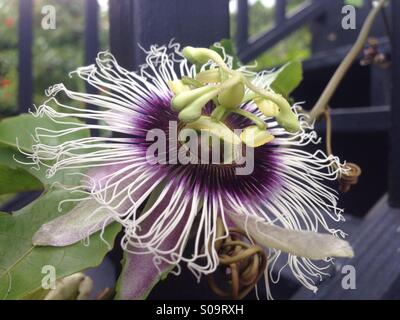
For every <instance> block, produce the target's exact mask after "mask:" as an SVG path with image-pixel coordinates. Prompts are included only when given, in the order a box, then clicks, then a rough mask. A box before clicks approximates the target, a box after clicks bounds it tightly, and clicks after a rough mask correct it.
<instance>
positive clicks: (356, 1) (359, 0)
mask: <svg viewBox="0 0 400 320" xmlns="http://www.w3.org/2000/svg"><path fill="white" fill-rule="evenodd" d="M344 3H345V4H349V5H351V6H354V7H357V8H361V7H363V6H364V0H345V1H344Z"/></svg>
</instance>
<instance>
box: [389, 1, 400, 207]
mask: <svg viewBox="0 0 400 320" xmlns="http://www.w3.org/2000/svg"><path fill="white" fill-rule="evenodd" d="M391 5H392V32H393V48H392V50H393V51H392V59H393V62H392V63H393V64H392V66H393V77H392V79H393V82H392V103H391V107H392V108H391V122H392V123H391V129H390V151H389V204H390V205H391V206H393V207H400V1H398V0H392V3H391Z"/></svg>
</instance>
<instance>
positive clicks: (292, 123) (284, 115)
mask: <svg viewBox="0 0 400 320" xmlns="http://www.w3.org/2000/svg"><path fill="white" fill-rule="evenodd" d="M245 84H246V86H247V87H248V88H249V89H250V90H251V91H253V92H254V93H256V94H258V95H259V96H260V97H263V98H265V99H267V100H271V101H272V102H273V103H275V104H276V105H277V106H278V107H279V114H278V115H277V116H276V117H275V118H276V121H277V122H278V123H279V124H280V125H281V126H282V127H283V128H285V129H286V130H287V131H289V132H298V131H300V123H299V121H298V119H297V116H296V115H295V114H294V112H293V111H292V108H291V106H290V104H289V102H288V101H287V100H286V99H285V98H284V97H283V96H282V95H280V94H278V93H275V92H273V91H266V90H263V89H260V88H257V87H256V86H255V85H253V84H252V83H251V82H250V81H248V80H247V79H245Z"/></svg>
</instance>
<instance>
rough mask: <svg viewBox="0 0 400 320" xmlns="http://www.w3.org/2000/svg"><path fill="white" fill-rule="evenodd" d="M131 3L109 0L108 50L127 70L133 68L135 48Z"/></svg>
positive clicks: (125, 0)
mask: <svg viewBox="0 0 400 320" xmlns="http://www.w3.org/2000/svg"><path fill="white" fill-rule="evenodd" d="M133 16H134V14H133V1H132V0H109V20H110V48H111V52H112V54H113V55H114V56H115V58H116V59H117V61H118V63H119V64H120V65H121V66H123V67H124V68H126V69H128V70H133V69H134V67H135V59H134V55H135V54H134V52H135V49H136V46H137V43H135V37H134V27H133Z"/></svg>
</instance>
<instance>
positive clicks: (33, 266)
mask: <svg viewBox="0 0 400 320" xmlns="http://www.w3.org/2000/svg"><path fill="white" fill-rule="evenodd" d="M68 198H71V195H70V194H69V193H68V192H67V191H64V190H52V191H50V192H48V193H47V194H45V195H43V196H42V197H40V198H39V199H38V200H36V201H34V202H32V203H31V204H30V205H28V206H26V207H25V208H23V209H21V210H19V211H17V212H15V213H14V214H12V215H9V214H4V213H3V214H0V299H22V298H24V297H26V296H27V295H29V294H33V293H35V292H36V291H37V290H39V289H40V288H41V282H42V279H43V277H44V276H45V275H44V274H42V272H41V271H42V267H43V266H45V265H52V266H54V267H55V270H56V277H57V279H58V278H62V277H65V276H68V275H70V274H73V273H76V272H78V271H81V270H84V269H86V268H89V267H94V266H97V265H98V264H100V263H101V261H102V260H103V258H104V255H105V254H106V253H107V252H108V251H109V250H110V248H109V247H108V246H107V244H106V243H104V242H103V241H102V240H101V239H100V236H99V233H95V234H93V235H92V236H91V237H90V239H89V240H90V241H89V245H88V246H85V245H84V244H83V243H82V242H78V243H76V244H73V245H70V246H66V247H35V246H33V245H32V236H33V235H34V233H35V232H36V231H37V230H38V229H39V227H40V226H41V225H42V224H43V223H46V222H48V221H50V220H53V219H54V218H56V217H58V216H59V215H60V213H59V212H58V204H59V202H60V201H61V200H64V199H68ZM72 207H73V205H71V204H70V203H66V204H65V207H63V209H64V211H63V213H64V212H67V211H68V210H71V209H72ZM120 229H121V226H120V225H119V224H117V223H113V224H111V225H109V226H108V227H107V228H106V230H105V231H104V234H103V238H104V239H105V240H106V241H107V242H108V243H109V244H111V245H112V244H113V242H114V239H115V236H116V235H117V233H118V232H119V230H120ZM8 288H9V289H10V290H9V292H8Z"/></svg>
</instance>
